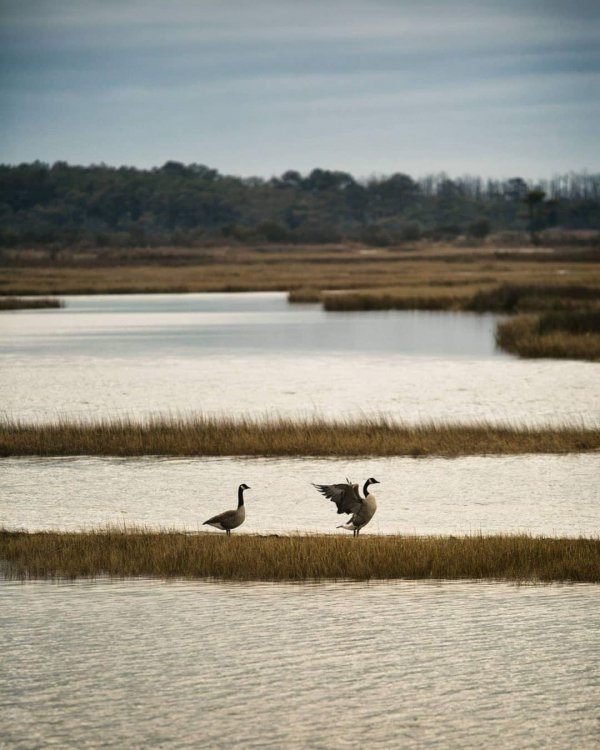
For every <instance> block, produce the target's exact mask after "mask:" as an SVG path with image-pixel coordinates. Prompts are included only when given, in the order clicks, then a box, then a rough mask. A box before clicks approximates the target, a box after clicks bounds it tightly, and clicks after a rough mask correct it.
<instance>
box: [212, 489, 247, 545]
mask: <svg viewBox="0 0 600 750" xmlns="http://www.w3.org/2000/svg"><path fill="white" fill-rule="evenodd" d="M249 489H250V487H248V485H247V484H240V486H239V487H238V507H237V509H236V510H226V511H225V512H224V513H219V515H218V516H213V517H212V518H209V519H208V521H205V522H204V523H203V524H202V525H203V526H206V525H207V524H208V526H214V527H215V529H221V531H226V532H227V536H230V535H231V529H236V528H237V527H238V526H241V525H242V524H243V523H244V521H245V519H246V509H245V508H244V490H249Z"/></svg>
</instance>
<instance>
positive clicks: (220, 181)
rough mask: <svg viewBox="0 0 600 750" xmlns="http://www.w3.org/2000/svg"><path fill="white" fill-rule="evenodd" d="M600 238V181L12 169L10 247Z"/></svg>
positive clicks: (0, 214) (0, 227)
mask: <svg viewBox="0 0 600 750" xmlns="http://www.w3.org/2000/svg"><path fill="white" fill-rule="evenodd" d="M550 228H555V229H561V230H564V231H566V232H571V231H573V230H599V229H600V174H585V173H584V174H574V173H571V174H567V175H561V176H557V177H554V178H553V179H551V180H542V181H537V182H530V181H527V180H524V179H522V178H520V177H514V178H512V179H508V180H494V179H482V178H480V177H471V176H466V177H460V178H457V179H450V178H449V177H448V176H447V175H445V174H443V173H442V174H437V175H431V176H428V177H422V178H419V179H413V178H411V177H409V176H408V175H406V174H400V173H396V174H392V175H390V176H386V177H372V178H369V179H365V180H357V179H355V178H354V177H353V176H352V175H350V174H348V173H347V172H338V171H329V170H326V169H313V171H312V172H310V174H308V175H302V174H300V173H299V172H296V171H291V170H290V171H288V172H285V173H284V174H282V175H281V176H280V177H273V178H271V179H262V178H259V177H249V178H241V177H234V176H229V175H223V174H220V173H219V172H218V171H217V170H216V169H211V168H209V167H206V166H203V165H201V164H190V165H185V164H181V163H179V162H174V161H170V162H167V163H166V164H164V166H162V167H158V168H155V169H149V170H144V169H135V168H132V167H119V168H114V167H108V166H105V165H99V166H89V167H82V166H70V165H68V164H66V163H65V162H56V163H55V164H53V165H48V164H44V163H42V162H34V163H32V164H21V165H19V166H6V165H0V246H1V247H5V248H6V247H24V246H32V245H49V246H54V247H56V248H61V247H66V246H79V247H101V246H136V247H139V246H144V245H166V244H171V245H182V246H183V245H186V246H196V245H204V244H209V243H214V242H215V241H219V242H228V243H236V242H237V243H239V244H256V243H302V244H308V243H330V242H334V243H335V242H341V241H344V240H351V241H359V242H363V243H366V244H369V245H374V246H386V245H391V244H397V243H403V242H414V241H417V240H419V239H431V240H453V239H456V238H457V237H459V236H462V237H465V238H471V239H473V240H482V239H484V238H485V237H486V236H487V235H488V234H490V233H492V232H493V233H501V232H507V233H508V232H515V231H518V232H523V231H526V232H529V234H530V236H531V238H532V240H533V241H535V240H536V237H537V235H538V233H539V232H541V231H542V230H545V229H550Z"/></svg>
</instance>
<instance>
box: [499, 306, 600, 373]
mask: <svg viewBox="0 0 600 750" xmlns="http://www.w3.org/2000/svg"><path fill="white" fill-rule="evenodd" d="M496 341H497V343H498V346H501V347H502V349H504V350H505V351H507V352H511V354H518V355H519V356H521V357H551V358H554V359H583V360H589V361H592V362H600V334H599V333H570V332H568V331H560V330H557V331H549V332H548V333H540V319H539V316H537V315H518V316H517V317H516V318H511V319H510V320H506V321H504V322H503V323H499V324H498V328H497V331H496Z"/></svg>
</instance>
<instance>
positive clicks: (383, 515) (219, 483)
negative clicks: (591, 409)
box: [0, 454, 600, 536]
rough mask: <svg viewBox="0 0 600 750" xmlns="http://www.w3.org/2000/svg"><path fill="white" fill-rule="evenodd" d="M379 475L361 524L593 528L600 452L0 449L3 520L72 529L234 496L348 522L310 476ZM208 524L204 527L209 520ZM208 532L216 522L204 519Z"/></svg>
mask: <svg viewBox="0 0 600 750" xmlns="http://www.w3.org/2000/svg"><path fill="white" fill-rule="evenodd" d="M346 476H349V477H350V478H351V479H353V480H354V481H360V482H361V483H362V482H364V480H365V479H366V478H367V477H370V476H375V477H376V478H377V479H379V480H380V481H381V484H380V485H377V486H376V488H375V489H376V496H377V499H378V504H379V508H378V511H377V514H376V515H375V517H374V518H373V520H372V521H371V523H370V524H369V526H368V527H367V528H366V529H365V532H364V533H367V532H368V533H417V534H455V533H456V534H460V533H470V532H478V531H483V532H488V533H492V532H519V531H526V532H529V533H532V534H546V535H564V536H579V535H581V534H583V535H586V536H597V535H598V533H599V531H600V504H599V503H598V477H599V476H600V455H587V454H586V455H580V456H578V455H573V456H509V457H487V458H486V457H465V458H459V459H452V460H447V459H435V458H427V459H418V460H415V459H411V458H370V459H351V460H339V459H280V458H278V459H255V458H217V459H215V458H209V459H208V458H207V459H156V458H147V459H110V458H74V459H65V458H59V459H32V458H21V459H3V461H2V475H1V477H0V493H1V496H2V502H1V503H0V525H5V526H7V527H9V528H26V529H29V530H34V529H65V530H66V529H70V530H77V529H81V528H84V527H85V528H90V527H98V526H103V525H105V524H107V523H110V524H123V523H125V524H129V525H145V526H151V527H155V528H156V527H163V528H164V527H168V528H172V527H176V528H183V529H188V530H196V529H198V528H199V527H200V525H201V524H202V522H203V521H205V520H206V519H207V518H209V517H210V516H213V515H215V513H219V512H221V511H222V510H226V509H227V508H233V507H235V505H236V504H237V486H238V485H239V484H241V483H242V482H246V483H247V484H249V485H250V487H251V488H252V489H251V490H250V491H248V492H247V493H246V506H247V520H246V522H245V524H244V525H243V526H242V527H241V528H240V529H239V530H237V531H236V532H235V533H244V532H247V533H255V534H256V533H273V532H276V533H289V532H293V531H302V532H309V531H318V532H334V533H338V534H346V533H347V532H345V531H338V530H336V528H335V527H336V526H337V525H338V524H340V523H342V522H343V521H344V519H345V518H346V516H339V515H337V513H336V512H335V510H336V509H335V506H334V505H333V503H331V502H329V501H328V500H327V499H326V498H324V497H322V496H321V495H320V494H319V493H318V492H317V491H316V490H315V489H314V488H313V487H311V484H310V483H311V482H316V483H333V482H339V481H344V478H345V477H346ZM207 528H208V527H204V530H205V531H206V530H207ZM211 533H216V534H218V533H221V532H218V531H216V530H214V531H213V530H211Z"/></svg>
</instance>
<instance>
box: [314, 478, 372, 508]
mask: <svg viewBox="0 0 600 750" xmlns="http://www.w3.org/2000/svg"><path fill="white" fill-rule="evenodd" d="M313 487H316V488H317V489H318V490H319V492H320V493H321V494H322V495H325V497H326V498H327V499H328V500H331V502H332V503H335V504H336V505H337V512H338V513H356V512H357V511H359V510H360V508H361V506H362V499H361V497H360V495H359V494H358V485H357V484H350V482H348V483H347V484H313Z"/></svg>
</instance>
